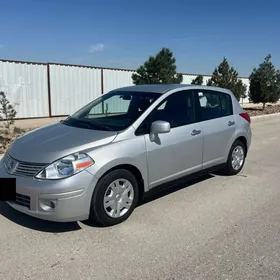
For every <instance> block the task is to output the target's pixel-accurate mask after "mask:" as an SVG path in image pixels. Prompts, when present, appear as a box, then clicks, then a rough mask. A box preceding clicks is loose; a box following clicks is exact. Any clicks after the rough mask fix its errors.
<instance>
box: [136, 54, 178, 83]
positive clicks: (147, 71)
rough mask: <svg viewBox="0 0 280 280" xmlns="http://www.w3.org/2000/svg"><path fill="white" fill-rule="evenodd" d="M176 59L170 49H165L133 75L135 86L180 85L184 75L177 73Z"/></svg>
mask: <svg viewBox="0 0 280 280" xmlns="http://www.w3.org/2000/svg"><path fill="white" fill-rule="evenodd" d="M175 62H176V59H175V58H174V57H173V53H172V52H171V51H170V50H169V49H168V48H163V49H162V50H161V51H160V52H159V53H158V54H157V55H156V56H155V57H153V56H150V57H149V59H148V60H147V61H146V62H145V63H144V65H142V66H140V67H139V68H138V69H137V71H136V73H134V74H132V80H133V83H134V84H135V85H142V84H180V83H181V82H182V81H183V75H182V74H179V73H177V72H176V64H175Z"/></svg>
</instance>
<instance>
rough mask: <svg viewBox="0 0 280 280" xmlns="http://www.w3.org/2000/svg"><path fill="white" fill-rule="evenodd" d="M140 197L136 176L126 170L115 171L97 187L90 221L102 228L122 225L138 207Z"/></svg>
mask: <svg viewBox="0 0 280 280" xmlns="http://www.w3.org/2000/svg"><path fill="white" fill-rule="evenodd" d="M113 183H114V184H113ZM121 184H123V185H121ZM105 195H106V199H105ZM138 197H139V188H138V183H137V180H136V178H135V176H134V175H133V174H132V173H131V172H130V171H128V170H125V169H118V170H114V171H112V172H110V173H108V174H106V175H105V176H104V177H102V178H101V179H100V180H99V181H98V183H97V185H96V187H95V190H94V193H93V196H92V200H91V207H90V219H92V220H94V221H96V222H98V223H99V224H101V225H102V226H113V225H116V224H119V223H122V222H124V221H125V220H126V219H127V218H128V217H129V216H130V215H131V213H132V212H133V210H134V209H135V207H136V206H137V203H138ZM105 200H106V207H107V206H108V207H107V208H106V207H105ZM126 208H128V209H126Z"/></svg>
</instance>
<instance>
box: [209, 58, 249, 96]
mask: <svg viewBox="0 0 280 280" xmlns="http://www.w3.org/2000/svg"><path fill="white" fill-rule="evenodd" d="M207 85H208V86H216V87H221V88H226V89H229V90H231V91H232V92H233V94H234V95H235V97H236V99H237V100H238V101H239V100H240V98H245V97H246V90H247V86H246V85H244V84H243V83H242V80H241V79H239V78H238V72H237V71H236V70H235V69H234V68H233V67H230V66H229V64H228V61H227V59H226V58H224V59H223V61H222V62H221V64H220V65H219V66H218V67H216V68H215V70H214V72H213V74H212V77H211V79H209V80H208V82H207Z"/></svg>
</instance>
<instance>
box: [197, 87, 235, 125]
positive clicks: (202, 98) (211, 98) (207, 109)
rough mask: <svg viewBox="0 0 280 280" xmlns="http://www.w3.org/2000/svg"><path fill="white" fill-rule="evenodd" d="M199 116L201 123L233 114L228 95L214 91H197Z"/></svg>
mask: <svg viewBox="0 0 280 280" xmlns="http://www.w3.org/2000/svg"><path fill="white" fill-rule="evenodd" d="M197 95H198V96H197V97H198V99H199V106H200V115H201V119H202V120H203V121H206V120H211V119H216V118H221V117H225V116H230V115H232V114H233V111H232V102H231V97H230V95H229V94H226V93H221V92H216V91H199V92H198V93H197Z"/></svg>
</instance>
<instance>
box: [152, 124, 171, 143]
mask: <svg viewBox="0 0 280 280" xmlns="http://www.w3.org/2000/svg"><path fill="white" fill-rule="evenodd" d="M169 132H170V123H169V122H166V121H155V122H153V123H152V125H151V130H150V140H151V141H155V139H156V136H157V135H158V134H162V133H169Z"/></svg>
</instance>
